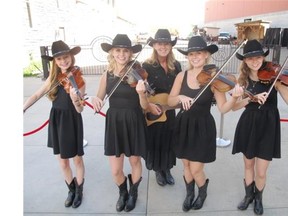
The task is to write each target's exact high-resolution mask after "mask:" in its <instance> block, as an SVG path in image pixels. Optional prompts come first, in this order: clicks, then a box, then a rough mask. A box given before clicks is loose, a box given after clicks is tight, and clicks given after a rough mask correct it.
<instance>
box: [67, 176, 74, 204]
mask: <svg viewBox="0 0 288 216" xmlns="http://www.w3.org/2000/svg"><path fill="white" fill-rule="evenodd" d="M65 183H66V185H67V187H68V189H69V192H68V197H67V199H66V200H65V207H70V206H71V205H72V203H73V200H74V198H75V183H74V179H73V180H72V182H71V183H70V184H68V183H67V182H66V181H65Z"/></svg>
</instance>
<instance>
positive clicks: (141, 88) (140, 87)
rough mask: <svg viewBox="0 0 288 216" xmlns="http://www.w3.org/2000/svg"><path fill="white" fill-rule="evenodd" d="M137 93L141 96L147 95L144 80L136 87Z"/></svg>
mask: <svg viewBox="0 0 288 216" xmlns="http://www.w3.org/2000/svg"><path fill="white" fill-rule="evenodd" d="M136 91H137V93H138V94H139V95H143V94H145V93H146V86H145V81H144V80H139V81H138V82H137V85H136Z"/></svg>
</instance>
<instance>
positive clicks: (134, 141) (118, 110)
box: [104, 73, 147, 159]
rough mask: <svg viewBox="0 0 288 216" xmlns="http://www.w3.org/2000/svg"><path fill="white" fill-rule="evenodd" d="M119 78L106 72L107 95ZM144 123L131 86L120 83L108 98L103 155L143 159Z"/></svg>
mask: <svg viewBox="0 0 288 216" xmlns="http://www.w3.org/2000/svg"><path fill="white" fill-rule="evenodd" d="M118 80H119V77H116V76H114V75H113V74H111V73H107V88H106V92H107V94H109V93H110V92H111V89H112V88H113V87H114V86H115V84H116V83H117V82H118ZM146 139H147V126H146V121H145V117H144V113H143V110H142V108H141V106H140V101H139V96H138V93H137V92H136V88H135V87H131V86H130V85H129V84H127V83H126V82H123V81H122V82H121V83H120V84H119V86H118V87H117V88H116V90H115V91H114V92H113V94H112V95H111V96H110V98H109V108H108V110H107V112H106V125H105V143H104V154H105V155H106V156H112V155H114V156H116V157H120V156H121V154H125V156H126V157H130V156H141V157H142V158H144V159H145V158H146V142H147V140H146Z"/></svg>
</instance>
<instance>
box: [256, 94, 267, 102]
mask: <svg viewBox="0 0 288 216" xmlns="http://www.w3.org/2000/svg"><path fill="white" fill-rule="evenodd" d="M256 97H257V99H258V103H259V104H264V103H265V102H266V99H267V97H268V93H267V92H263V93H261V94H258V95H256Z"/></svg>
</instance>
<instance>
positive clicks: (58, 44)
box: [41, 40, 81, 61]
mask: <svg viewBox="0 0 288 216" xmlns="http://www.w3.org/2000/svg"><path fill="white" fill-rule="evenodd" d="M51 50H52V56H48V55H42V56H41V57H42V58H43V59H46V60H49V61H52V60H53V59H54V58H55V57H57V56H60V55H64V54H67V53H71V54H72V55H77V54H78V53H79V52H80V51H81V47H79V46H76V47H74V48H72V49H70V48H69V46H68V45H67V44H66V43H64V42H63V41H62V40H59V41H55V42H53V44H52V48H51Z"/></svg>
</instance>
